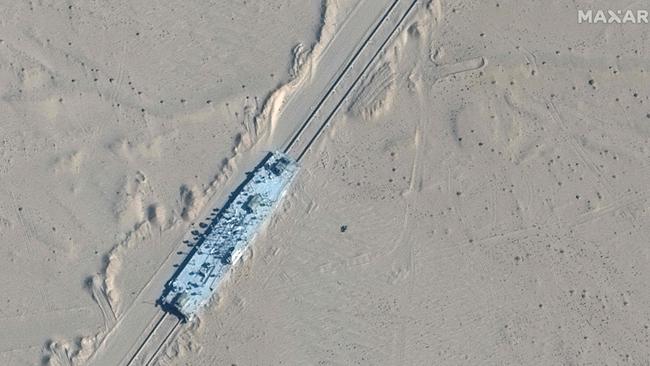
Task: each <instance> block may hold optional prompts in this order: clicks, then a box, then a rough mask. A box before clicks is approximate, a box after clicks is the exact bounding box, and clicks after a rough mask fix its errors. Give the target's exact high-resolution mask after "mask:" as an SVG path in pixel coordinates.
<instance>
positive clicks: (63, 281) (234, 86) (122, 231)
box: [0, 1, 321, 365]
mask: <svg viewBox="0 0 650 366" xmlns="http://www.w3.org/2000/svg"><path fill="white" fill-rule="evenodd" d="M320 13H321V7H320V4H319V3H317V2H311V3H303V2H300V1H274V2H264V3H259V4H257V3H255V2H249V3H238V4H232V5H229V4H228V3H226V2H224V3H223V4H221V5H214V4H203V3H197V2H189V3H176V4H175V5H170V4H167V3H166V2H155V3H146V2H145V3H143V2H109V3H102V4H100V3H80V4H75V3H70V2H64V1H57V2H45V3H41V2H33V3H32V2H18V3H15V4H13V3H11V4H9V3H7V4H6V6H3V7H2V11H1V18H2V25H1V27H2V32H1V33H2V37H1V38H2V41H0V65H1V68H0V78H1V80H2V83H1V84H2V91H1V94H2V100H1V101H0V110H1V111H2V116H3V117H2V123H1V131H2V133H1V134H0V138H1V142H0V159H1V163H0V171H1V173H0V174H1V176H2V178H1V180H0V238H1V239H0V240H1V241H2V243H3V245H2V246H1V247H0V248H1V249H0V250H1V251H2V252H1V256H0V258H1V259H0V260H1V261H2V262H1V263H2V265H0V278H1V280H0V281H1V285H0V286H1V287H0V288H2V290H3V293H4V296H2V298H3V300H2V301H3V305H4V306H3V307H2V309H1V310H0V312H1V315H0V364H3V365H23V364H24V365H34V364H40V362H41V361H44V362H47V360H48V359H49V358H50V355H51V353H54V354H55V357H54V361H53V363H54V364H56V363H57V362H59V363H60V362H62V361H61V359H67V358H72V357H69V356H71V355H73V354H74V353H75V352H76V351H77V350H78V348H79V346H80V343H83V344H84V347H85V349H86V350H88V349H92V348H93V347H92V342H94V340H93V339H92V336H93V335H95V334H97V333H98V332H102V331H104V330H105V329H106V328H107V327H110V326H111V325H112V324H113V323H114V322H115V320H116V317H118V318H119V317H120V315H121V313H122V311H123V310H124V309H125V308H126V307H127V306H128V305H129V297H130V296H132V293H134V292H135V291H137V289H140V288H142V285H143V280H144V279H145V278H148V277H150V276H151V273H152V272H153V269H154V267H155V266H156V265H158V264H159V263H160V260H161V258H164V257H165V256H167V255H168V254H169V251H170V248H171V247H170V246H168V241H175V240H178V239H179V238H181V237H182V234H180V235H179V234H178V233H179V232H180V233H183V232H185V231H187V226H188V225H189V224H191V221H192V220H193V219H194V218H195V216H196V214H197V212H198V211H199V209H200V208H201V205H202V204H203V202H204V197H205V196H206V195H208V194H209V193H210V190H211V189H214V187H215V185H218V182H219V180H218V179H217V178H219V177H226V176H227V173H228V170H229V164H228V159H229V158H231V157H232V156H233V153H234V152H235V151H236V150H237V149H239V150H242V149H244V148H245V145H246V144H249V143H250V140H252V138H251V136H255V134H256V133H257V131H256V126H255V123H254V117H255V116H256V115H257V114H258V113H259V110H260V109H261V108H262V107H263V104H264V102H265V100H266V99H267V98H268V96H269V93H271V92H272V91H273V90H274V89H276V88H278V87H279V86H280V85H282V84H284V83H286V82H287V81H288V80H289V79H290V78H291V77H292V76H291V73H292V65H296V60H297V59H298V58H299V57H300V56H301V52H302V51H301V49H303V48H307V49H308V48H309V46H310V45H311V44H312V43H313V42H314V40H315V38H316V36H317V32H318V30H319V23H320ZM271 30H272V31H271ZM298 45H303V46H300V47H298V48H295V49H294V47H296V46H298ZM168 238H170V240H168ZM171 238H173V240H171ZM127 248H128V250H132V252H129V251H128V250H127ZM139 249H141V250H142V252H139V251H138V250H139ZM141 253H150V255H147V256H145V257H141V258H138V259H137V260H135V261H133V259H132V258H130V257H132V256H133V255H139V254H141ZM134 263H135V265H133V264H134ZM125 274H126V275H125ZM98 305H99V306H98ZM88 336H90V337H91V338H81V337H88ZM82 356H83V355H82ZM83 358H84V357H79V358H78V360H82V359H83ZM56 360H59V361H56ZM66 362H67V361H66ZM77 363H79V364H81V362H77ZM63 364H67V363H65V362H63Z"/></svg>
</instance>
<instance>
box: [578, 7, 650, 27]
mask: <svg viewBox="0 0 650 366" xmlns="http://www.w3.org/2000/svg"><path fill="white" fill-rule="evenodd" d="M578 23H579V24H582V23H594V24H595V23H602V24H625V23H629V24H643V23H645V24H648V11H647V10H636V11H633V10H578Z"/></svg>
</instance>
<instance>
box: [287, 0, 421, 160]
mask: <svg viewBox="0 0 650 366" xmlns="http://www.w3.org/2000/svg"><path fill="white" fill-rule="evenodd" d="M418 1H419V0H412V1H411V3H410V5H409V6H408V8H407V9H406V11H405V12H404V13H403V14H402V16H401V17H400V18H399V20H398V21H397V23H396V24H395V25H394V26H393V29H391V31H390V33H389V34H388V36H387V37H386V38H385V39H384V40H383V41H382V43H381V45H380V46H379V48H377V50H376V51H375V53H374V54H373V55H372V56H371V57H370V59H369V60H368V62H367V63H366V64H365V65H364V67H363V69H362V70H361V72H360V73H359V75H358V76H357V77H356V78H355V79H354V81H353V82H352V85H350V87H349V88H348V89H347V90H346V92H345V93H344V94H343V96H342V97H341V99H340V100H339V101H338V103H337V104H336V105H335V106H334V108H333V109H332V110H331V112H330V113H329V114H328V115H327V117H326V118H325V121H324V122H323V123H322V124H321V125H320V126H319V127H318V129H317V130H316V133H315V134H314V135H313V136H312V137H311V139H310V140H309V141H308V142H307V145H306V146H305V147H304V148H303V149H302V150H301V151H300V153H299V154H298V156H297V157H296V161H300V160H302V158H303V156H304V155H305V153H306V152H307V151H308V150H309V149H310V148H311V146H312V145H313V143H314V142H315V141H316V140H317V139H318V137H319V136H320V135H321V133H322V132H323V131H324V130H325V127H327V126H328V125H329V122H330V121H331V119H332V118H333V117H334V115H336V113H337V112H338V110H339V109H340V107H341V106H342V105H343V103H344V102H345V100H346V99H347V98H348V96H349V95H350V93H352V91H353V90H354V88H355V86H356V85H357V84H358V83H359V81H360V80H361V78H362V77H363V76H364V74H365V73H366V72H367V71H368V69H369V68H370V67H371V66H372V65H373V63H374V62H375V60H376V59H377V57H379V55H381V53H382V52H383V51H384V48H385V47H386V45H387V44H388V43H389V42H390V41H391V39H393V36H394V35H395V33H396V32H397V31H398V30H399V29H400V27H401V26H402V24H403V23H404V20H406V18H407V17H408V16H409V14H410V13H411V11H412V10H413V9H414V8H415V5H416V4H417V3H418ZM400 2H401V0H395V1H394V2H393V3H392V4H391V5H390V6H389V7H388V10H386V12H385V13H384V14H383V15H382V16H381V17H380V19H379V21H378V22H377V24H376V25H375V26H374V27H373V29H372V31H371V32H370V33H369V34H368V36H367V37H366V39H365V40H364V41H363V42H362V43H361V46H360V47H359V48H358V49H357V50H356V52H355V53H354V55H353V56H352V58H351V59H350V61H348V63H347V64H346V65H345V67H344V68H343V71H341V74H340V75H339V76H337V77H336V79H335V80H334V82H333V83H332V85H331V86H330V87H329V88H328V89H327V91H326V92H325V95H324V96H323V97H322V98H321V99H320V100H319V101H318V103H317V104H316V108H314V110H313V111H312V112H311V113H310V114H309V116H308V117H307V119H306V120H305V122H304V123H303V124H302V125H301V126H300V128H299V129H298V131H297V132H296V133H295V134H294V135H293V136H292V138H291V139H290V140H289V143H288V144H287V146H286V147H285V148H284V150H283V152H284V153H286V154H289V153H290V151H291V149H292V148H293V147H294V146H295V144H296V143H298V142H299V141H300V137H301V136H302V134H303V133H304V132H305V130H306V129H307V127H308V126H309V125H310V123H311V122H312V120H313V119H314V117H316V115H317V114H318V112H319V111H320V109H321V107H322V106H323V105H324V104H325V102H326V101H327V100H328V99H329V98H330V96H331V95H332V94H333V93H334V91H335V89H336V87H337V86H339V84H340V83H341V82H342V81H343V79H344V78H345V76H346V75H347V73H348V71H349V70H350V69H352V67H353V66H354V63H355V61H357V59H358V58H359V56H360V55H361V53H362V52H363V51H364V50H365V49H366V47H367V46H368V44H370V42H372V38H373V37H374V36H375V34H376V33H377V32H378V31H379V29H380V28H381V26H382V25H384V23H385V21H386V20H387V19H388V18H389V16H390V15H391V12H392V11H393V10H394V9H395V8H396V7H397V5H398V4H399V3H400Z"/></svg>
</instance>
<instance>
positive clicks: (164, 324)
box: [125, 0, 418, 366]
mask: <svg viewBox="0 0 650 366" xmlns="http://www.w3.org/2000/svg"><path fill="white" fill-rule="evenodd" d="M402 1H403V0H395V1H394V2H393V3H392V4H391V5H390V6H389V7H388V9H387V10H386V12H385V13H384V14H383V15H382V16H381V17H380V18H379V20H378V21H377V23H376V24H375V26H374V27H373V29H372V31H371V32H370V33H369V34H368V36H367V37H366V38H365V40H364V41H363V42H362V43H361V46H360V47H359V48H358V49H357V50H356V51H355V53H354V54H353V55H352V57H351V58H350V60H349V61H348V63H347V64H346V65H345V67H344V68H343V70H342V71H341V72H340V74H339V75H338V76H336V77H335V79H334V82H333V83H332V84H331V85H330V86H329V88H328V89H327V91H326V92H325V94H324V95H323V96H322V98H321V99H320V100H319V101H318V103H317V104H316V107H315V108H314V110H313V111H311V113H310V114H309V116H308V117H307V119H306V120H305V121H304V122H303V123H302V125H301V126H300V128H299V129H298V130H297V131H296V133H295V134H294V135H293V136H292V137H291V139H290V140H289V142H288V143H287V145H286V147H285V148H284V150H283V152H284V153H287V154H291V153H292V149H293V148H294V147H296V146H297V144H298V143H299V142H300V141H301V138H302V135H303V134H304V133H305V131H306V129H307V127H309V126H310V124H311V123H312V122H313V121H314V119H315V117H316V116H317V115H318V113H319V112H320V111H321V109H322V108H323V106H324V105H325V103H326V102H327V101H328V100H329V99H330V97H332V96H333V95H335V90H336V87H337V86H339V85H340V84H341V82H342V81H343V80H344V79H345V77H346V76H347V75H348V73H349V71H350V70H351V69H352V68H353V67H354V66H355V62H356V61H358V59H359V57H360V55H361V54H362V52H363V51H364V50H365V49H366V48H367V46H368V45H369V44H370V43H371V42H373V37H374V36H375V35H376V34H377V32H378V31H379V29H380V28H381V27H382V26H383V25H384V24H385V23H386V20H387V19H389V17H390V16H391V13H392V12H393V11H394V10H395V9H396V8H397V5H398V4H399V3H400V2H402ZM417 2H418V0H411V2H410V4H409V6H408V7H407V9H406V10H405V11H404V12H403V13H402V14H401V15H400V16H399V18H398V21H397V23H396V24H394V25H393V28H392V29H390V32H389V33H388V35H387V36H386V37H385V38H384V39H383V40H382V41H381V43H380V46H379V47H378V48H377V50H376V51H375V52H374V53H373V54H372V56H371V57H370V58H369V59H368V61H367V62H366V64H365V65H364V66H363V68H362V70H361V71H360V72H359V74H358V75H357V76H356V77H355V78H354V80H353V81H352V84H351V85H350V86H349V87H348V88H347V89H346V90H345V93H343V95H342V96H341V97H340V99H339V100H338V101H337V102H336V104H335V105H334V107H333V108H332V109H331V110H330V111H329V113H327V116H326V117H325V119H324V120H323V122H322V123H321V124H320V125H319V126H317V129H316V132H315V133H314V134H313V135H312V136H311V138H310V139H309V140H307V143H306V145H304V146H303V148H302V149H301V150H299V152H298V153H297V156H294V157H295V158H296V160H297V161H300V160H302V159H303V157H304V156H305V154H306V153H307V152H308V151H309V150H310V149H311V147H312V145H313V144H314V142H315V141H316V140H317V139H318V137H319V136H320V135H321V134H322V133H323V131H324V130H325V128H326V127H327V126H329V124H330V122H331V120H332V118H333V117H334V116H335V115H336V113H337V112H338V111H339V109H340V108H341V106H342V105H343V104H344V103H345V101H346V100H347V98H348V97H349V95H350V94H351V93H352V91H353V90H354V89H355V87H356V86H357V85H358V84H359V82H360V81H361V79H362V78H363V76H364V75H365V74H366V72H367V71H368V69H369V68H370V67H371V66H372V65H373V64H374V62H375V60H376V59H377V58H378V57H379V56H380V55H381V54H382V52H383V51H384V49H385V47H386V45H388V43H389V42H390V41H391V39H393V37H394V36H395V34H396V33H397V32H398V30H399V29H400V27H401V26H402V24H403V23H404V21H405V20H406V19H407V17H408V16H409V15H410V13H411V12H412V11H413V9H414V8H415V6H416V4H417ZM156 317H157V319H158V320H156V321H155V323H154V325H153V328H152V329H151V330H150V331H149V332H148V333H146V335H145V337H144V339H143V340H142V342H141V343H140V345H139V346H138V347H137V348H136V349H135V351H134V352H133V354H132V355H131V357H129V359H128V362H127V363H126V364H125V365H126V366H134V365H139V366H149V365H151V364H152V363H153V362H155V361H156V360H157V359H158V357H159V353H160V351H161V350H163V349H164V347H165V345H166V344H167V343H168V342H169V341H170V340H171V339H173V336H174V335H175V334H176V332H178V331H179V330H180V329H181V327H180V325H181V324H182V322H181V320H180V319H178V318H176V317H174V316H171V315H170V314H169V313H167V312H164V311H163V310H160V312H159V313H158V314H157V315H156ZM156 317H154V319H155V318H156ZM164 328H169V329H168V330H167V331H165V329H164ZM161 331H162V333H160V332H161ZM160 336H162V337H160ZM154 339H156V340H159V341H158V342H155V343H153V344H152V343H151V342H152V341H153V340H154ZM150 346H151V348H150ZM148 350H149V351H151V352H147V351H148ZM126 357H128V355H126V356H125V358H126Z"/></svg>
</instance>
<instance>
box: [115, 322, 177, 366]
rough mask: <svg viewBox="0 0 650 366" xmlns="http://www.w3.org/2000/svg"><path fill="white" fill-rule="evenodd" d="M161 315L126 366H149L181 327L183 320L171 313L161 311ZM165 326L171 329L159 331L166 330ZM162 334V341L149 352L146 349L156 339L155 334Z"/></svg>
mask: <svg viewBox="0 0 650 366" xmlns="http://www.w3.org/2000/svg"><path fill="white" fill-rule="evenodd" d="M161 313H162V314H160V317H159V318H158V320H157V321H156V322H155V324H154V326H153V328H152V329H151V330H150V331H149V332H148V333H147V335H146V336H145V338H144V340H143V341H142V342H141V343H140V345H139V346H138V348H137V349H136V350H135V352H134V353H133V355H132V356H131V357H130V358H129V361H128V362H127V363H126V366H132V365H140V366H149V365H151V363H152V362H153V361H155V360H156V358H157V357H158V354H159V353H160V351H161V350H162V349H163V347H164V346H165V345H166V344H167V341H168V340H169V339H170V338H172V336H173V335H174V334H175V333H176V331H177V330H178V329H179V325H180V324H181V320H180V319H178V318H176V317H174V316H170V314H169V313H167V312H164V311H161ZM165 326H167V327H171V328H170V329H169V330H167V331H166V332H163V333H159V330H164V328H165ZM156 335H158V336H162V338H161V340H160V342H157V343H156V344H154V345H155V349H153V352H151V353H149V354H147V353H146V352H145V351H146V350H147V347H148V346H149V345H150V344H149V342H150V341H152V340H153V339H155V336H156Z"/></svg>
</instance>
